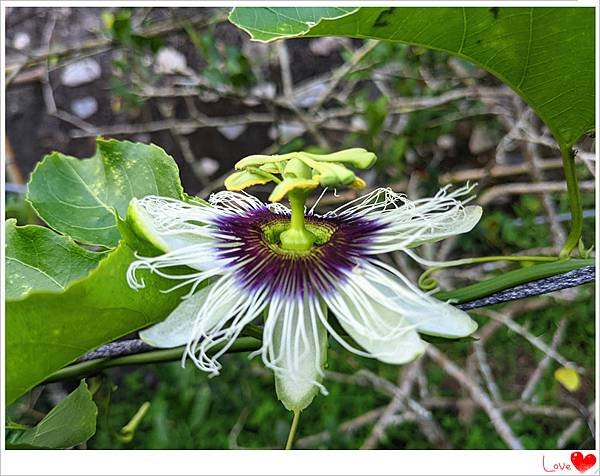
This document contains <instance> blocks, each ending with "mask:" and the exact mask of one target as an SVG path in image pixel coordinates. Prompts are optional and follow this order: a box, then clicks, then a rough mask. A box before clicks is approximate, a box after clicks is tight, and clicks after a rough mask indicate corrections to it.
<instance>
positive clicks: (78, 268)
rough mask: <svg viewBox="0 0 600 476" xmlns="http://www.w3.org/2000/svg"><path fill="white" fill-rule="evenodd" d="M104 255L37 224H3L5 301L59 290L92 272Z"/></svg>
mask: <svg viewBox="0 0 600 476" xmlns="http://www.w3.org/2000/svg"><path fill="white" fill-rule="evenodd" d="M104 256H105V253H93V252H91V251H87V250H84V249H83V248H81V247H80V246H77V244H75V242H74V241H73V240H72V239H70V238H68V237H65V236H61V235H57V234H56V233H54V232H53V231H52V230H49V229H48V228H44V227H41V226H37V225H27V226H17V221H16V220H8V221H7V222H6V268H5V269H6V287H5V289H4V291H5V295H4V296H5V299H7V300H8V299H19V298H22V297H24V296H26V295H27V294H29V293H30V292H32V291H63V290H64V289H65V288H66V286H67V285H68V284H69V283H70V282H71V281H73V280H75V279H78V278H82V277H83V276H85V275H87V274H88V273H89V272H90V271H92V270H93V269H94V268H95V267H96V266H97V265H98V263H99V262H100V260H101V259H102V258H103V257H104Z"/></svg>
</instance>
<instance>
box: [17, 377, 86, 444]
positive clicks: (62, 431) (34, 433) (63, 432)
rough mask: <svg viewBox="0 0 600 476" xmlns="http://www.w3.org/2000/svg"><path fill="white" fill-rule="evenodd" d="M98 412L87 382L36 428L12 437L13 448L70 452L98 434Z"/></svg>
mask: <svg viewBox="0 0 600 476" xmlns="http://www.w3.org/2000/svg"><path fill="white" fill-rule="evenodd" d="M97 413H98V410H97V408H96V404H95V403H94V402H93V400H92V395H91V393H90V392H89V390H88V387H87V384H86V383H85V381H84V380H82V381H81V383H80V384H79V387H77V388H76V389H75V390H74V391H73V392H71V393H70V394H69V395H67V397H66V398H65V399H64V400H63V401H61V402H60V403H59V404H58V405H56V406H55V407H54V408H53V409H52V410H50V412H49V413H48V414H47V415H46V416H45V417H44V418H43V419H42V421H40V422H39V423H38V424H37V425H36V426H35V427H33V428H29V429H28V430H25V431H23V432H20V433H17V434H16V435H15V436H11V437H10V440H9V441H7V446H9V447H12V448H70V447H72V446H75V445H79V444H81V443H83V442H85V441H87V440H89V439H90V438H91V437H92V436H93V435H94V433H96V415H97Z"/></svg>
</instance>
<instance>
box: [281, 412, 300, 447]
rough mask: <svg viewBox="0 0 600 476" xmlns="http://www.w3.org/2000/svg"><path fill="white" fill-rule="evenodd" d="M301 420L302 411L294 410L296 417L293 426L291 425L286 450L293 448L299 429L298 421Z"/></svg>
mask: <svg viewBox="0 0 600 476" xmlns="http://www.w3.org/2000/svg"><path fill="white" fill-rule="evenodd" d="M299 422H300V412H298V411H295V412H294V418H293V420H292V426H291V427H290V433H289V435H288V439H287V443H286V444H285V449H286V450H291V449H292V448H293V446H294V440H295V439H296V432H297V431H298V423H299Z"/></svg>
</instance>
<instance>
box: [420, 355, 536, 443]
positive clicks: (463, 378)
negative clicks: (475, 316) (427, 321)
mask: <svg viewBox="0 0 600 476" xmlns="http://www.w3.org/2000/svg"><path fill="white" fill-rule="evenodd" d="M426 352H427V355H429V356H430V357H431V358H432V360H434V361H435V362H437V363H438V364H439V365H440V366H441V367H442V368H443V369H444V370H445V371H446V372H447V373H448V375H450V376H451V377H453V378H454V379H455V380H456V381H457V382H458V383H460V384H461V385H462V386H463V387H465V388H466V389H467V390H468V391H469V393H470V394H471V398H473V400H474V401H475V402H477V404H478V405H479V406H480V407H481V408H482V409H483V410H484V411H485V412H486V413H487V414H488V416H489V417H490V421H491V422H492V425H494V428H496V431H497V432H498V434H499V435H500V437H501V438H502V439H503V440H504V442H505V443H506V444H507V445H508V447H509V448H511V449H513V450H522V449H524V448H523V444H522V443H521V441H520V440H519V439H518V438H517V437H516V436H515V434H514V433H513V431H512V429H511V428H510V426H508V423H506V421H505V420H504V418H503V417H502V413H500V410H499V409H498V408H497V407H496V406H495V405H494V403H493V402H492V400H491V399H490V398H489V397H488V396H487V395H486V393H485V392H484V391H483V390H482V389H481V387H479V385H477V384H476V383H475V382H474V381H473V380H472V379H471V378H469V377H468V376H467V375H466V374H465V373H464V372H463V371H462V370H461V369H460V368H459V367H458V366H457V365H456V364H454V363H453V362H452V361H451V360H450V359H449V358H448V357H446V356H445V355H444V354H443V353H442V352H440V351H439V350H437V349H436V348H435V347H434V346H433V345H429V346H428V347H427V351H426Z"/></svg>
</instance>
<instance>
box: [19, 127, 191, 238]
mask: <svg viewBox="0 0 600 476" xmlns="http://www.w3.org/2000/svg"><path fill="white" fill-rule="evenodd" d="M146 195H161V196H164V197H174V198H181V199H183V189H182V187H181V183H180V181H179V171H178V169H177V165H176V164H175V161H174V160H173V158H172V157H170V156H169V155H167V153H166V152H165V151H164V150H162V149H161V148H160V147H157V146H155V145H146V144H140V143H133V142H127V141H117V140H106V139H101V138H99V139H98V140H97V150H96V154H95V155H94V157H92V158H90V159H85V160H80V159H77V158H75V157H69V156H66V155H63V154H61V153H59V152H54V153H52V154H50V155H47V156H46V157H45V158H44V160H42V162H40V163H39V164H38V165H37V167H36V168H35V170H34V171H33V173H32V175H31V180H30V182H29V193H28V195H27V198H28V199H29V201H30V202H31V204H32V205H33V207H34V208H35V210H36V211H37V212H38V214H39V215H40V216H41V217H42V218H43V219H44V221H45V222H46V223H48V225H50V226H51V227H52V228H54V229H55V230H57V231H59V232H61V233H64V234H66V235H70V236H71V237H73V239H75V240H77V241H80V242H82V243H87V244H95V245H102V246H106V247H114V246H116V244H117V243H118V241H119V239H120V234H119V230H118V229H117V225H116V222H115V215H114V213H115V210H116V212H117V213H118V214H119V215H120V216H124V215H125V212H126V211H127V205H128V204H129V201H130V200H131V199H132V198H133V197H144V196H146Z"/></svg>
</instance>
